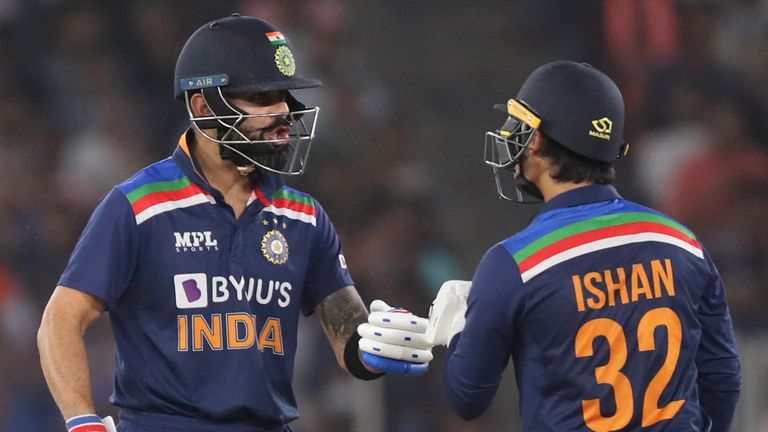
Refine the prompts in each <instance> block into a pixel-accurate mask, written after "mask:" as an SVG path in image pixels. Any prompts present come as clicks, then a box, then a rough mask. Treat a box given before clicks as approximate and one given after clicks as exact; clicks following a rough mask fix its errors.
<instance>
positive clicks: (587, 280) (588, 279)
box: [584, 272, 605, 309]
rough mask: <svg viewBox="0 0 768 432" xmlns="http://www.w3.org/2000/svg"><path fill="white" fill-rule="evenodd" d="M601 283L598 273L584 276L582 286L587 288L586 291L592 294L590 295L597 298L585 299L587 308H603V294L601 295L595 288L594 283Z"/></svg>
mask: <svg viewBox="0 0 768 432" xmlns="http://www.w3.org/2000/svg"><path fill="white" fill-rule="evenodd" d="M602 281H603V278H602V277H601V276H600V273H597V272H589V273H587V274H585V275H584V286H586V287H587V291H589V292H590V293H592V295H594V296H595V297H596V298H597V299H595V298H588V299H587V306H589V307H590V309H601V308H602V307H603V306H605V293H603V292H602V291H601V290H600V289H599V288H598V287H596V286H595V282H602Z"/></svg>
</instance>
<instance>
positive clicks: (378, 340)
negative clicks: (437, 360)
mask: <svg viewBox="0 0 768 432" xmlns="http://www.w3.org/2000/svg"><path fill="white" fill-rule="evenodd" d="M426 329H427V319H426V318H421V317H418V316H416V315H414V314H413V313H411V312H410V311H408V310H406V309H400V308H393V307H391V306H389V305H388V304H387V303H385V302H384V301H382V300H374V301H373V302H371V314H370V315H368V322H367V323H363V324H360V325H359V326H358V327H357V333H358V334H359V335H360V338H361V339H360V343H359V347H360V351H363V353H365V354H363V362H364V363H366V364H367V365H369V366H372V367H374V368H377V369H380V370H383V371H385V372H390V373H397V374H402V375H419V374H422V373H425V372H426V371H427V364H428V363H429V362H430V361H431V360H432V344H430V343H429V342H427V340H426V338H425V337H424V331H426ZM366 354H368V355H366Z"/></svg>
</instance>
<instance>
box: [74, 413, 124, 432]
mask: <svg viewBox="0 0 768 432" xmlns="http://www.w3.org/2000/svg"><path fill="white" fill-rule="evenodd" d="M67 432H117V428H116V427H115V422H114V421H113V420H112V417H111V416H106V417H104V418H103V419H102V418H100V417H99V416H97V415H96V414H84V415H79V416H75V417H72V418H70V419H69V420H67Z"/></svg>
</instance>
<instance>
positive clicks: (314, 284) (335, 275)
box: [301, 203, 354, 316]
mask: <svg viewBox="0 0 768 432" xmlns="http://www.w3.org/2000/svg"><path fill="white" fill-rule="evenodd" d="M315 206H316V209H317V210H316V211H317V226H316V227H315V232H314V235H313V236H312V245H311V249H310V255H309V267H308V268H307V277H306V283H305V287H304V295H303V297H302V300H301V308H302V311H303V312H304V315H307V316H308V315H311V314H312V312H313V311H314V309H315V306H316V305H317V304H318V303H320V301H321V300H322V299H324V298H325V297H327V296H328V295H329V294H332V293H334V292H336V291H338V290H339V289H341V288H344V287H345V286H349V285H354V282H353V281H352V276H351V275H350V274H349V269H347V263H346V261H345V259H344V253H343V252H342V250H341V240H339V236H338V234H337V233H336V229H335V228H334V227H333V223H331V221H330V219H329V217H328V215H327V214H326V213H325V210H324V209H323V208H322V207H321V206H320V205H319V204H317V203H315Z"/></svg>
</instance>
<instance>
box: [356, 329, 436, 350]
mask: <svg viewBox="0 0 768 432" xmlns="http://www.w3.org/2000/svg"><path fill="white" fill-rule="evenodd" d="M357 333H358V334H359V335H360V337H362V338H365V339H370V340H373V341H377V342H382V343H387V344H392V345H400V346H404V347H410V348H420V349H425V348H427V349H428V348H432V344H430V343H429V342H427V338H426V337H425V336H424V335H423V334H421V333H414V332H412V331H407V330H398V329H393V328H386V327H379V326H375V325H373V324H368V323H363V324H360V325H359V326H357Z"/></svg>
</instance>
